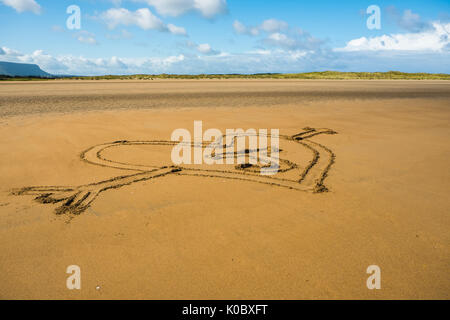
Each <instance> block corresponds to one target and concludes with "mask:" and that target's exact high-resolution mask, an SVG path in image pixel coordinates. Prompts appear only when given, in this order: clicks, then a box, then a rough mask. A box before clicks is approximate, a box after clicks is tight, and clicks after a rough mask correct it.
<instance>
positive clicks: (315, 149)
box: [13, 127, 336, 215]
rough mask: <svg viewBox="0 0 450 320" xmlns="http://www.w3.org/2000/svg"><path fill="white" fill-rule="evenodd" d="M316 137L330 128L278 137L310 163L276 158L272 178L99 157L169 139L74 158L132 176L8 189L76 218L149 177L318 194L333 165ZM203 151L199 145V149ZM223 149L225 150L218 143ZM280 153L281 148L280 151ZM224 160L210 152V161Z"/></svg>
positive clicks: (254, 172)
mask: <svg viewBox="0 0 450 320" xmlns="http://www.w3.org/2000/svg"><path fill="white" fill-rule="evenodd" d="M321 134H336V132H335V131H333V130H331V129H315V128H309V127H306V128H304V129H303V131H302V132H300V133H298V134H295V135H293V136H286V135H280V136H279V138H280V139H281V140H282V141H283V142H284V143H285V146H286V147H287V148H288V149H289V148H292V147H295V148H297V149H298V147H299V146H301V147H302V148H304V150H306V151H308V152H309V153H310V154H311V159H310V160H309V161H308V163H307V164H306V165H302V164H301V163H299V162H298V161H295V160H292V159H290V160H288V159H283V158H282V156H280V159H279V162H280V169H279V171H278V174H277V175H276V176H263V175H260V174H259V170H258V168H257V167H258V166H257V165H252V164H249V163H246V164H245V165H242V164H240V165H237V166H236V167H235V168H234V170H213V169H212V170H210V169H203V168H191V167H183V166H173V165H170V164H166V165H161V166H156V165H139V164H132V163H123V162H119V161H114V160H111V159H106V158H104V157H103V156H102V152H103V151H105V150H106V149H109V148H113V147H126V146H143V145H148V146H174V145H175V144H176V143H177V142H174V141H162V140H154V141H126V140H123V141H115V142H112V143H105V144H101V145H96V146H93V147H91V148H89V149H88V150H86V151H84V152H82V153H81V155H80V157H81V159H82V160H83V161H85V162H87V163H90V164H93V165H99V166H105V167H111V168H116V169H122V170H129V171H134V172H135V173H133V174H130V175H124V176H117V177H114V178H111V179H108V180H105V181H99V182H94V183H90V184H87V185H81V186H75V187H73V186H72V187H70V186H35V187H25V188H21V189H19V190H14V191H13V194H15V195H35V196H36V198H35V200H36V201H38V202H40V203H58V202H62V205H61V206H60V207H58V208H57V209H56V213H57V214H75V215H78V214H81V213H82V212H83V211H85V210H86V209H87V208H88V207H89V206H90V205H91V204H92V202H93V201H94V200H95V199H96V198H97V197H98V195H99V194H100V193H101V192H103V191H106V190H109V189H116V188H120V187H123V186H126V185H130V184H132V183H136V182H140V181H145V180H150V179H154V178H159V177H164V176H166V175H169V174H172V175H177V176H199V177H207V178H224V179H234V180H242V181H251V182H255V183H260V184H266V185H271V186H277V187H285V188H289V189H295V190H299V191H309V192H314V193H320V192H325V191H328V188H327V187H326V186H325V184H324V182H325V179H326V177H327V174H328V172H329V170H330V168H331V166H332V165H333V163H334V161H335V154H334V153H333V152H332V151H331V149H329V148H327V147H325V146H324V145H322V144H320V143H317V142H314V141H311V140H310V139H311V138H313V137H315V136H317V135H321ZM205 147H207V144H206V143H203V145H202V148H205ZM223 147H224V148H225V149H226V148H227V146H226V145H223ZM279 151H280V154H281V155H283V152H284V149H280V150H279ZM257 152H258V150H248V149H245V150H237V151H235V152H234V157H237V156H238V155H239V154H242V153H244V154H246V155H248V157H251V156H252V154H254V153H257ZM218 156H222V157H223V156H224V154H222V155H218V154H215V157H218Z"/></svg>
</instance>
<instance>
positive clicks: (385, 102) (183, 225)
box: [0, 80, 450, 299]
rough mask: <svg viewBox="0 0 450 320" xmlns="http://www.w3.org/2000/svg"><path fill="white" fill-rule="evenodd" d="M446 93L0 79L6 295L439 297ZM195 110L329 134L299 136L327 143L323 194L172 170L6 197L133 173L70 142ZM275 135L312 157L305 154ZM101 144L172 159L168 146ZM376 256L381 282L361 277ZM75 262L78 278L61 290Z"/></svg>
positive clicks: (126, 137)
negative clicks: (64, 196) (329, 159)
mask: <svg viewBox="0 0 450 320" xmlns="http://www.w3.org/2000/svg"><path fill="white" fill-rule="evenodd" d="M449 98H450V84H448V82H443V81H294V80H288V81H283V80H276V81H269V80H251V81H242V80H239V81H235V80H216V81H211V80H209V81H206V80H192V81H186V80H183V81H181V80H179V81H89V82H88V81H73V82H72V81H52V82H1V83H0V145H1V146H2V150H3V152H2V153H1V154H0V175H1V177H2V179H1V181H2V183H1V185H0V230H1V232H0V253H1V255H0V256H1V259H0V274H1V276H0V282H1V286H0V298H3V299H22V298H24V299H48V298H52V299H53V298H55V299H81V298H87V299H110V298H112V299H116V298H124V299H316V298H320V299H404V298H411V299H448V298H450V296H449V292H450V280H449V277H448V270H449V267H450V250H449V248H450V246H449V245H450V233H449V232H448V230H450V217H449V214H448V213H449V208H450V200H449V197H448V190H449V181H450V172H449V170H448V166H449V160H448V159H449V157H450V146H449V143H448V141H449V137H450V121H449V120H450V100H449ZM194 120H202V121H203V127H204V130H206V129H207V128H218V129H220V130H222V131H223V132H225V129H226V128H244V129H248V128H255V129H260V128H261V129H265V128H267V129H271V128H278V129H280V134H283V135H286V136H294V135H295V134H298V133H300V132H303V131H304V128H305V127H310V128H327V129H330V130H333V131H335V132H336V133H337V134H321V135H317V136H314V137H311V138H309V139H308V140H309V141H311V143H316V144H319V145H321V146H325V147H326V148H328V149H329V150H331V151H332V153H333V154H334V155H335V160H334V162H333V164H332V167H331V168H330V170H329V172H327V177H326V180H325V184H326V187H327V188H328V189H329V190H328V192H321V193H314V192H308V191H306V192H304V191H301V190H300V191H299V190H295V189H289V188H283V187H279V186H276V185H268V184H262V183H259V182H257V181H250V180H249V181H244V180H237V179H229V177H227V176H222V175H220V174H219V176H216V177H206V176H200V175H197V176H193V175H180V174H177V173H174V174H167V175H164V176H161V177H157V178H152V179H145V180H141V181H133V183H130V184H128V185H123V186H120V187H117V188H111V189H108V190H105V191H102V192H101V193H99V194H98V196H97V197H96V198H95V201H92V203H90V205H89V206H88V207H87V208H85V210H83V211H82V212H79V215H73V214H70V213H65V214H61V215H58V214H56V212H55V210H56V209H57V208H58V207H59V206H60V205H61V203H40V202H38V201H35V200H34V198H35V197H36V196H37V195H26V194H22V195H16V194H14V193H13V192H14V191H15V190H20V189H22V188H24V187H30V186H39V187H48V186H57V187H63V188H65V190H66V189H75V188H79V187H80V186H90V188H91V187H92V186H93V185H98V183H99V182H102V181H111V179H115V178H117V177H122V176H127V175H132V174H136V173H137V172H138V171H133V170H129V169H127V167H122V168H114V167H111V166H100V165H96V164H93V163H89V162H87V161H84V160H83V158H82V157H80V154H82V152H83V151H85V150H88V149H89V148H91V147H94V146H98V145H102V144H105V143H111V142H116V141H155V140H158V141H159V140H161V141H167V140H170V135H171V133H172V131H173V130H175V129H177V128H186V129H188V130H190V131H191V132H192V131H193V121H194ZM280 143H281V145H280V147H281V149H283V150H284V152H285V153H287V155H288V158H292V157H294V158H295V159H297V160H296V163H298V168H297V169H298V170H300V172H301V170H302V169H304V168H306V167H307V166H308V163H309V162H308V161H310V160H309V157H310V153H308V152H309V151H308V150H307V149H305V148H303V149H302V148H299V149H298V151H297V149H296V147H297V145H294V147H292V146H291V145H289V144H288V143H287V142H286V141H281V142H280ZM298 147H301V146H298ZM291 148H292V149H291ZM322 151H323V150H322ZM321 155H322V154H321ZM102 157H104V158H105V159H109V160H112V161H115V162H120V163H126V164H127V165H141V166H149V165H155V166H165V165H168V166H170V165H171V163H170V147H169V148H167V146H157V147H155V146H151V145H150V146H149V145H133V146H132V145H126V144H125V145H124V144H121V145H120V146H118V147H114V148H110V149H108V150H104V151H102ZM325 158H326V152H325V153H324V154H323V155H322V158H321V159H325ZM318 165H320V163H319V164H318ZM325 165H326V164H325ZM212 169H214V170H222V169H223V168H221V167H218V165H216V166H214V168H212ZM228 169H229V168H228ZM231 169H233V168H231ZM231 169H230V170H231ZM291 173H292V172H291ZM286 174H290V173H286ZM311 174H314V172H311ZM252 179H253V178H252ZM255 179H256V178H255ZM253 180H254V179H253ZM114 181H116V180H114ZM111 183H112V182H111ZM76 190H79V189H76ZM89 190H91V191H92V188H91V189H89ZM44 193H45V192H44ZM41 202H42V201H41ZM373 264H375V265H378V266H380V268H381V286H382V288H381V290H368V289H367V287H366V279H367V277H368V276H369V275H368V274H366V269H367V267H368V266H369V265H373ZM69 265H78V266H80V267H81V279H82V280H81V281H82V289H81V290H68V289H67V288H66V279H67V277H68V276H69V275H68V274H66V268H67V266H69ZM96 287H99V288H100V289H99V290H97V289H96Z"/></svg>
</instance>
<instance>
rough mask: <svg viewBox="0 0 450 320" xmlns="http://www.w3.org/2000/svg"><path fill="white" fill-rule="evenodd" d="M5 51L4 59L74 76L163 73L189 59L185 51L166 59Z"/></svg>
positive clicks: (37, 51) (5, 49)
mask: <svg viewBox="0 0 450 320" xmlns="http://www.w3.org/2000/svg"><path fill="white" fill-rule="evenodd" d="M1 50H2V51H4V52H5V53H6V54H5V55H3V56H2V60H4V61H9V62H21V63H34V64H37V65H39V66H40V67H41V68H42V69H43V70H45V71H46V72H49V73H52V74H72V75H101V74H137V73H162V72H167V71H168V70H169V69H170V67H171V66H173V65H176V64H178V63H180V62H182V61H183V60H184V59H185V57H184V55H182V54H180V55H176V56H169V57H162V58H160V57H144V58H120V57H115V56H113V57H111V58H85V57H82V56H80V57H75V56H71V55H61V56H57V57H54V56H52V55H50V54H47V53H45V52H44V51H43V50H36V51H34V52H33V53H31V54H22V53H20V52H17V51H15V50H12V49H9V48H7V47H1Z"/></svg>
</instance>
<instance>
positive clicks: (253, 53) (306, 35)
mask: <svg viewBox="0 0 450 320" xmlns="http://www.w3.org/2000/svg"><path fill="white" fill-rule="evenodd" d="M70 5H77V6H78V7H79V8H80V9H81V29H79V30H77V29H75V30H70V29H68V28H67V26H66V20H67V19H68V17H69V16H70V15H69V14H67V13H66V9H67V7H69V6H70ZM370 5H376V6H378V7H379V8H380V13H381V19H380V21H381V28H380V29H369V28H368V27H367V25H366V21H367V19H368V18H369V17H370V14H367V13H366V10H367V8H368V7H369V6H370ZM449 58H450V1H439V0H434V1H433V0H430V1H417V0H415V1H414V0H412V1H393V0H391V1H381V0H372V1H364V0H359V1H356V0H348V1H335V0H334V1H328V0H324V1H315V2H313V1H301V0H284V1H272V0H265V1H255V0H245V1H243V0H122V1H120V0H79V1H75V0H69V1H66V0H59V1H54V0H53V1H51V0H0V61H13V62H27V63H37V64H39V65H40V66H41V67H42V68H43V69H44V70H45V71H47V72H51V73H55V74H83V75H95V74H134V73H193V74H197V73H258V72H309V71H323V70H338V71H388V70H400V71H405V72H445V73H450V59H449Z"/></svg>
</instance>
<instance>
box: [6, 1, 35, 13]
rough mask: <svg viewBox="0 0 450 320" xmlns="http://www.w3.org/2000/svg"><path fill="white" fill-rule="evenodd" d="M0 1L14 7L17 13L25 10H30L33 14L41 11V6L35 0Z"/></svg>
mask: <svg viewBox="0 0 450 320" xmlns="http://www.w3.org/2000/svg"><path fill="white" fill-rule="evenodd" d="M0 2H2V3H3V4H4V5H6V6H9V7H11V8H14V9H15V10H16V11H17V12H19V13H22V12H25V11H31V12H33V13H35V14H39V13H41V6H40V5H39V4H38V3H37V2H36V1H35V0H0Z"/></svg>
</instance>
